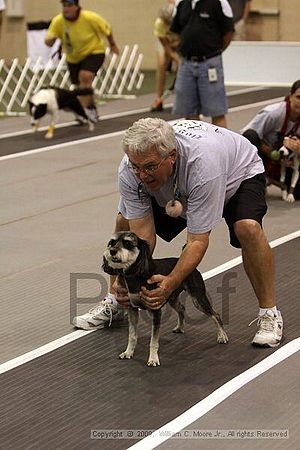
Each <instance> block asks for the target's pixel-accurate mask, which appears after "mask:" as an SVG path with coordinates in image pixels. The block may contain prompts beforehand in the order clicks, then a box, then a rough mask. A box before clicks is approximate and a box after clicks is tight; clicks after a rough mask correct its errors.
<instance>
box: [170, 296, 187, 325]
mask: <svg viewBox="0 0 300 450" xmlns="http://www.w3.org/2000/svg"><path fill="white" fill-rule="evenodd" d="M169 304H170V306H172V308H174V309H175V311H176V312H177V314H178V319H177V325H176V327H175V328H173V333H184V314H185V306H184V305H183V304H182V303H181V302H180V300H179V297H176V298H175V300H171V301H169Z"/></svg>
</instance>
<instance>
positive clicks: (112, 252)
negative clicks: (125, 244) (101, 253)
mask: <svg viewBox="0 0 300 450" xmlns="http://www.w3.org/2000/svg"><path fill="white" fill-rule="evenodd" d="M109 253H110V254H111V256H116V254H117V253H118V250H116V249H115V248H111V249H110V250H109Z"/></svg>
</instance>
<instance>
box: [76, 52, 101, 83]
mask: <svg viewBox="0 0 300 450" xmlns="http://www.w3.org/2000/svg"><path fill="white" fill-rule="evenodd" d="M104 59H105V55H104V53H97V54H96V55H89V56H87V57H86V58H84V59H83V60H82V61H80V62H79V63H76V64H73V63H68V69H69V73H70V78H71V81H72V84H79V83H78V75H79V72H80V71H81V70H87V71H88V72H92V73H94V74H95V75H96V73H97V72H98V70H99V69H100V67H101V66H102V64H103V63H104Z"/></svg>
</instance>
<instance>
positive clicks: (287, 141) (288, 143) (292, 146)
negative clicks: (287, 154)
mask: <svg viewBox="0 0 300 450" xmlns="http://www.w3.org/2000/svg"><path fill="white" fill-rule="evenodd" d="M283 144H284V146H285V147H287V148H288V149H289V150H292V152H294V153H296V154H297V155H300V139H298V138H297V136H291V137H285V138H284V140H283Z"/></svg>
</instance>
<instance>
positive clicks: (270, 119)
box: [241, 101, 300, 148]
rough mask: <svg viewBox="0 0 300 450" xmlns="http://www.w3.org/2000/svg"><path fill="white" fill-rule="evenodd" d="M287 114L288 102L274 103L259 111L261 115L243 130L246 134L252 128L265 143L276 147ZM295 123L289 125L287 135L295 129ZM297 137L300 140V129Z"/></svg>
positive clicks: (290, 122) (289, 122)
mask: <svg viewBox="0 0 300 450" xmlns="http://www.w3.org/2000/svg"><path fill="white" fill-rule="evenodd" d="M285 114H286V102H285V101H283V102H279V103H274V104H273V105H269V106H266V108H264V109H262V110H261V111H259V113H258V114H257V115H256V116H255V117H254V118H253V119H252V120H251V121H250V122H249V123H248V124H247V125H246V126H245V127H244V128H243V129H242V130H241V133H244V132H245V131H246V130H249V129H250V128H251V129H252V130H255V131H256V132H257V134H258V136H259V137H260V139H262V140H263V141H265V142H266V144H268V145H269V146H270V147H273V148H274V147H275V146H276V144H277V142H278V138H279V134H280V131H281V128H282V125H283V123H284V120H285ZM294 125H295V122H292V121H291V120H289V121H288V123H287V128H286V133H285V135H286V136H287V135H288V134H289V131H290V130H292V129H293V127H294ZM296 135H297V136H298V137H299V139H300V128H298V130H297V132H296Z"/></svg>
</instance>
